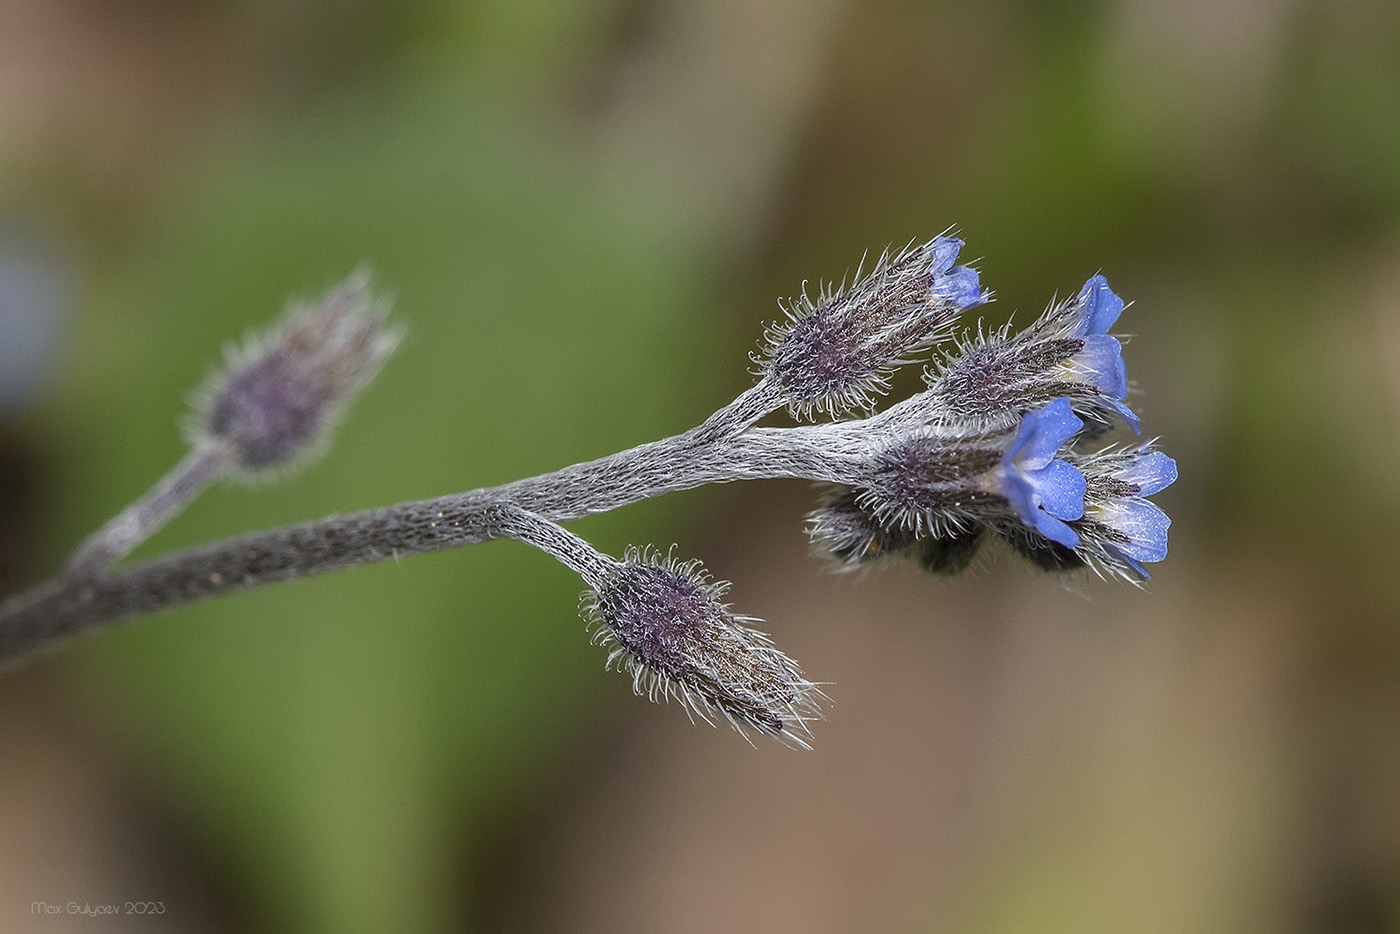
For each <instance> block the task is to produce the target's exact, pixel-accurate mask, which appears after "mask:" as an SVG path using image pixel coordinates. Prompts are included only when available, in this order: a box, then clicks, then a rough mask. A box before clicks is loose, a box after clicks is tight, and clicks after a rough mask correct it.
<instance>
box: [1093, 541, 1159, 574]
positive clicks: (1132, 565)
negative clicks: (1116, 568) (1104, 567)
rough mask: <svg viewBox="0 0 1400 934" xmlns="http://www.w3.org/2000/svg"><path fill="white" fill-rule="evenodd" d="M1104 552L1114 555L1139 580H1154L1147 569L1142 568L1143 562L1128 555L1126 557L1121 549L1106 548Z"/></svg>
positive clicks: (1108, 546)
mask: <svg viewBox="0 0 1400 934" xmlns="http://www.w3.org/2000/svg"><path fill="white" fill-rule="evenodd" d="M1104 550H1105V551H1107V552H1108V553H1109V554H1110V555H1112V556H1113V557H1114V558H1115V559H1117V560H1118V561H1120V562H1122V563H1123V565H1124V566H1126V567H1127V568H1128V569H1129V570H1131V571H1132V572H1133V573H1134V574H1135V575H1137V579H1138V580H1143V581H1150V580H1152V575H1151V574H1148V573H1147V568H1145V567H1143V566H1142V562H1141V561H1139V560H1137V559H1136V558H1132V557H1129V556H1128V555H1125V554H1124V553H1123V552H1122V551H1121V550H1120V549H1118V548H1115V547H1114V546H1112V545H1106V546H1104Z"/></svg>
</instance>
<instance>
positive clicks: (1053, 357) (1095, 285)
mask: <svg viewBox="0 0 1400 934" xmlns="http://www.w3.org/2000/svg"><path fill="white" fill-rule="evenodd" d="M1122 311H1123V300H1122V299H1121V298H1119V297H1118V296H1117V295H1115V294H1114V293H1113V290H1112V289H1110V288H1109V287H1108V280H1106V279H1105V278H1104V277H1103V276H1094V277H1093V278H1091V279H1090V280H1089V281H1088V282H1086V283H1084V287H1083V288H1082V289H1080V291H1079V294H1078V295H1077V296H1076V297H1075V298H1074V299H1073V300H1072V301H1068V302H1063V303H1060V304H1057V305H1052V306H1051V307H1050V308H1049V309H1048V310H1047V311H1046V312H1045V313H1044V314H1043V315H1041V316H1040V318H1038V319H1037V320H1036V321H1035V322H1034V323H1033V324H1032V325H1031V326H1030V327H1028V328H1026V329H1025V330H1023V331H1020V332H1018V333H1015V334H1012V333H1011V330H1010V327H1009V326H1008V327H1006V328H1002V329H1000V330H997V331H993V332H992V333H990V334H985V335H984V334H978V335H977V336H976V337H975V338H971V339H967V340H964V341H962V342H961V344H960V345H959V347H958V348H957V350H956V351H955V352H953V353H950V354H949V355H948V356H947V357H946V358H945V359H944V360H943V361H942V362H941V363H940V364H939V365H938V366H937V367H935V368H934V369H933V370H931V371H930V372H928V373H927V374H925V378H926V379H927V381H928V384H929V387H930V389H932V391H933V392H934V394H935V396H936V397H937V398H938V400H939V403H940V406H941V407H942V409H943V410H944V412H943V414H944V417H945V418H948V419H950V420H954V421H957V422H960V423H967V422H971V423H973V424H978V425H982V426H985V427H997V426H1005V425H1010V424H1015V423H1016V422H1017V421H1018V420H1019V419H1020V416H1021V413H1022V412H1026V411H1028V410H1031V409H1036V408H1040V407H1041V406H1044V405H1045V404H1047V403H1048V402H1050V401H1051V400H1052V399H1057V398H1061V397H1064V398H1068V399H1069V400H1070V402H1071V404H1072V405H1073V407H1074V409H1075V410H1076V411H1077V412H1079V413H1080V414H1082V415H1085V416H1087V417H1089V418H1092V419H1094V420H1095V421H1097V422H1100V423H1103V424H1107V423H1108V421H1109V420H1110V418H1112V417H1114V416H1116V417H1119V418H1122V419H1123V420H1124V421H1126V422H1127V423H1128V424H1129V425H1131V426H1132V428H1133V430H1134V431H1137V430H1138V417H1137V415H1136V414H1134V412H1133V410H1132V409H1130V408H1128V406H1127V404H1126V403H1125V402H1124V401H1123V400H1125V399H1126V398H1127V396H1128V377H1127V371H1126V368H1125V367H1124V364H1123V345H1122V344H1121V343H1119V341H1118V339H1117V338H1115V337H1110V336H1109V335H1108V333H1107V331H1108V329H1109V328H1111V327H1112V326H1113V324H1114V323H1115V322H1116V321H1117V320H1118V316H1119V315H1120V314H1121V313H1122Z"/></svg>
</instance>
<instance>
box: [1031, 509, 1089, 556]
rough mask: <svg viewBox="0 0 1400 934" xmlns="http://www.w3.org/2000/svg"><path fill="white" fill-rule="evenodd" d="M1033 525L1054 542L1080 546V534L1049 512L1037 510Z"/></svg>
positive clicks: (1068, 546)
mask: <svg viewBox="0 0 1400 934" xmlns="http://www.w3.org/2000/svg"><path fill="white" fill-rule="evenodd" d="M1033 525H1034V526H1035V530H1036V531H1037V532H1039V533H1040V534H1041V535H1044V536H1045V537H1046V538H1048V539H1050V540H1051V541H1052V542H1059V543H1060V544H1061V545H1064V546H1065V547H1066V548H1078V547H1079V536H1078V535H1077V534H1076V533H1075V531H1074V529H1072V528H1070V527H1069V526H1068V525H1065V524H1064V523H1063V522H1061V521H1060V520H1059V519H1056V518H1055V517H1054V516H1052V515H1050V513H1048V512H1045V511H1043V510H1036V514H1035V522H1034V523H1033Z"/></svg>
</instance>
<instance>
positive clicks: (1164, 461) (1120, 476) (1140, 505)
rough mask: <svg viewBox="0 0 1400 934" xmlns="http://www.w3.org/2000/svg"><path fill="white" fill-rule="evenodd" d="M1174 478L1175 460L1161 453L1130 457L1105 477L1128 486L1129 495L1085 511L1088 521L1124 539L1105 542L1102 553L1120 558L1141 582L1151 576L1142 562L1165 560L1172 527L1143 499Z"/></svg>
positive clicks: (1156, 508) (1168, 484) (1106, 500)
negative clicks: (1102, 526) (1104, 526)
mask: <svg viewBox="0 0 1400 934" xmlns="http://www.w3.org/2000/svg"><path fill="white" fill-rule="evenodd" d="M1176 475H1177V473H1176V461H1174V460H1172V459H1171V458H1170V457H1168V456H1167V455H1165V454H1163V453H1162V452H1161V451H1151V452H1148V453H1146V454H1143V455H1141V456H1138V457H1133V458H1131V459H1130V460H1128V461H1126V462H1125V463H1124V464H1123V466H1121V467H1119V468H1117V469H1115V470H1113V471H1110V472H1109V474H1108V476H1110V477H1112V478H1113V479H1114V480H1117V481H1119V482H1121V483H1124V484H1127V485H1128V486H1129V487H1130V488H1131V495H1128V496H1114V497H1110V498H1108V499H1105V500H1103V501H1102V502H1095V503H1091V504H1090V507H1089V510H1088V513H1089V517H1090V518H1092V519H1094V520H1095V521H1096V522H1100V523H1102V524H1103V525H1106V526H1108V527H1109V528H1110V529H1113V530H1114V531H1115V532H1117V533H1118V535H1119V536H1121V537H1122V538H1125V539H1126V541H1114V542H1112V543H1106V544H1105V550H1107V551H1108V552H1109V553H1110V554H1112V555H1113V556H1115V557H1117V558H1120V559H1121V560H1122V561H1123V563H1124V564H1126V565H1127V566H1128V567H1130V568H1132V569H1133V571H1134V572H1136V573H1137V574H1138V575H1139V576H1140V577H1141V578H1142V579H1143V580H1147V579H1149V578H1150V577H1151V575H1150V574H1148V573H1147V569H1146V568H1144V567H1143V564H1144V563H1148V564H1150V563H1152V562H1155V561H1161V560H1162V559H1164V558H1166V556H1167V530H1168V529H1169V528H1170V527H1171V524H1172V520H1171V518H1170V517H1169V516H1168V515H1167V514H1166V513H1165V512H1163V511H1162V510H1161V509H1160V508H1159V507H1158V506H1157V505H1156V504H1154V503H1151V502H1148V501H1147V500H1146V499H1144V498H1143V497H1145V496H1151V495H1152V494H1153V493H1157V492H1160V491H1161V490H1164V489H1166V488H1167V487H1168V486H1170V485H1171V484H1172V483H1173V482H1174V481H1175V480H1176Z"/></svg>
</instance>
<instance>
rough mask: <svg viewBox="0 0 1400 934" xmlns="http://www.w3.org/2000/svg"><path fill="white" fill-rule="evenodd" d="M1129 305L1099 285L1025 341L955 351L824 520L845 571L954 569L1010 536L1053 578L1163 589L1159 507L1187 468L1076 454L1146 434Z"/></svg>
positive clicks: (1108, 452)
mask: <svg viewBox="0 0 1400 934" xmlns="http://www.w3.org/2000/svg"><path fill="white" fill-rule="evenodd" d="M1123 310H1124V303H1123V300H1122V299H1121V298H1119V297H1118V296H1117V295H1116V294H1115V293H1114V292H1113V290H1112V289H1110V288H1109V285H1108V282H1107V280H1106V279H1105V278H1104V277H1103V276H1101V275H1096V276H1094V277H1092V278H1091V279H1089V281H1088V282H1086V283H1085V284H1084V287H1083V288H1082V289H1081V290H1080V291H1079V293H1078V294H1077V295H1076V296H1075V297H1074V298H1073V299H1072V300H1070V301H1067V302H1061V303H1057V304H1054V305H1052V306H1051V307H1050V308H1049V309H1048V310H1047V311H1046V312H1045V313H1044V314H1043V315H1041V316H1040V317H1039V318H1038V319H1036V320H1035V321H1034V322H1033V323H1032V324H1031V325H1030V326H1028V327H1026V328H1025V329H1023V330H1021V331H1018V332H1017V331H1013V330H1012V329H1011V327H1010V325H1008V326H1006V327H1004V328H1001V329H999V330H996V331H993V332H991V333H990V334H987V333H983V332H982V331H981V329H980V328H979V330H978V331H977V332H976V333H968V334H964V335H962V336H961V337H958V338H957V339H955V340H953V341H951V342H950V343H951V344H952V346H951V347H950V348H949V349H948V350H947V351H945V352H944V353H943V354H942V355H941V357H940V359H939V360H938V361H937V362H936V363H935V364H933V365H931V366H930V367H929V369H928V370H926V373H925V378H926V384H927V387H928V388H927V389H926V390H924V391H923V392H921V393H918V394H916V395H915V396H913V397H911V398H910V399H907V400H904V401H903V402H901V403H899V404H897V405H895V406H892V407H891V408H890V409H889V410H887V412H886V413H883V414H882V416H876V417H874V418H872V419H870V420H869V421H870V422H871V426H870V427H871V429H872V432H871V440H872V446H871V449H870V451H869V453H868V455H866V457H865V458H864V463H863V466H864V469H863V471H860V472H859V473H861V476H860V477H859V479H858V480H856V481H855V482H853V483H848V484H841V485H839V486H836V487H834V488H832V489H831V490H830V491H829V492H828V493H827V495H826V497H825V499H824V501H823V503H822V504H821V505H820V506H819V508H818V509H817V510H816V511H815V512H814V513H812V515H811V516H810V517H809V526H808V531H809V534H810V535H811V537H812V539H813V541H814V542H815V543H816V545H817V547H818V548H819V549H820V550H821V551H823V552H825V553H826V554H827V555H829V556H830V557H831V558H833V559H834V560H835V561H836V562H837V563H838V565H839V566H841V567H845V568H851V567H858V566H862V565H866V564H868V563H869V562H871V561H873V560H876V559H881V558H886V557H890V556H905V557H908V558H911V559H912V560H914V561H916V562H917V563H918V564H920V565H921V566H923V567H925V568H927V569H928V570H931V571H936V572H943V573H955V572H958V571H961V570H963V569H964V568H966V567H967V566H968V565H969V564H970V563H971V561H972V560H973V558H974V557H975V556H976V555H977V553H978V552H979V551H980V550H981V548H982V546H983V544H984V543H985V542H988V541H992V540H1001V541H1004V542H1006V543H1007V544H1009V545H1010V546H1011V548H1012V549H1013V550H1014V551H1016V552H1019V553H1020V554H1023V555H1025V556H1026V557H1027V558H1029V559H1030V560H1031V561H1032V562H1033V563H1035V564H1036V565H1038V566H1040V567H1042V568H1045V569H1047V570H1071V569H1074V568H1080V567H1089V568H1092V569H1094V570H1096V571H1097V572H1099V573H1100V574H1108V575H1116V576H1120V577H1124V578H1127V579H1129V580H1137V581H1142V580H1146V579H1148V577H1149V576H1150V575H1149V574H1148V573H1147V570H1146V568H1145V567H1144V565H1145V564H1147V563H1152V562H1155V561H1161V560H1162V559H1163V558H1165V557H1166V553H1167V529H1168V527H1169V526H1170V524H1171V520H1170V519H1168V518H1167V516H1166V514H1165V513H1164V512H1163V511H1162V510H1161V509H1160V508H1159V507H1157V506H1156V505H1154V504H1153V503H1151V502H1150V501H1148V500H1147V498H1146V497H1148V496H1151V495H1152V494H1155V493H1157V492H1159V491H1161V490H1162V489H1164V488H1165V487H1166V486H1168V485H1169V484H1170V483H1171V482H1172V481H1174V480H1175V479H1176V464H1175V462H1174V461H1172V459H1171V458H1170V457H1167V455H1165V454H1163V453H1162V452H1160V451H1157V450H1155V449H1154V448H1153V446H1152V445H1151V444H1147V445H1139V446H1137V447H1131V448H1108V449H1105V450H1102V451H1098V452H1094V453H1086V452H1082V451H1080V450H1078V449H1077V445H1078V443H1079V442H1081V441H1083V440H1085V439H1088V438H1092V437H1095V436H1097V435H1099V434H1101V433H1103V432H1104V431H1106V430H1108V429H1109V428H1110V427H1111V425H1112V422H1113V421H1114V420H1115V419H1118V420H1121V421H1122V422H1124V423H1125V424H1126V425H1128V426H1129V427H1130V428H1131V429H1132V430H1133V431H1134V432H1135V433H1140V425H1139V419H1138V416H1137V414H1136V413H1135V412H1133V410H1132V409H1131V408H1129V407H1128V405H1127V401H1126V400H1127V396H1128V389H1129V386H1128V379H1127V371H1126V366H1125V364H1124V361H1123V345H1122V343H1121V342H1120V341H1119V340H1118V339H1117V338H1116V337H1113V336H1111V335H1110V334H1109V333H1108V332H1109V330H1110V329H1112V328H1113V326H1114V325H1115V324H1116V323H1117V321H1118V318H1119V316H1120V315H1121V314H1122V312H1123ZM1086 421H1087V424H1086ZM877 428H883V429H884V437H880V438H879V439H878V440H877V439H876V438H877V436H876V432H875V431H874V429H877ZM847 434H849V432H847ZM890 435H892V436H893V437H892V438H891V437H889V436H890Z"/></svg>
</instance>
